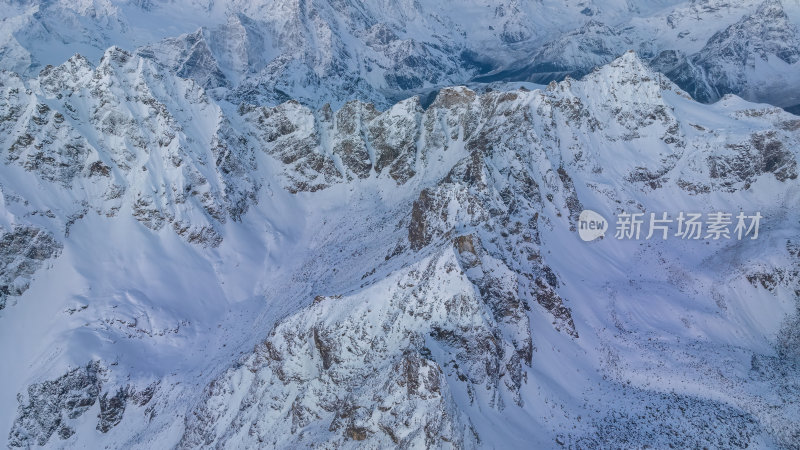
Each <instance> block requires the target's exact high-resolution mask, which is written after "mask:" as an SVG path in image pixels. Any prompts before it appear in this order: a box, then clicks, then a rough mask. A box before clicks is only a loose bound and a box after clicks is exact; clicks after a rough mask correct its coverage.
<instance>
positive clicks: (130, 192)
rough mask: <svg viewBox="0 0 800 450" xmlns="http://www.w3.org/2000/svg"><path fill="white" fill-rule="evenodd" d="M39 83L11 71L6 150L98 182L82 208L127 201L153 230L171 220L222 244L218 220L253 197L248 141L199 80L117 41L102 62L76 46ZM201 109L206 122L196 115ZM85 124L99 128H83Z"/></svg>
mask: <svg viewBox="0 0 800 450" xmlns="http://www.w3.org/2000/svg"><path fill="white" fill-rule="evenodd" d="M164 81H166V82H164ZM33 85H34V88H33V89H31V88H28V87H26V86H25V84H24V83H22V81H21V80H20V79H19V78H18V77H16V76H15V75H13V74H9V76H8V77H7V78H6V79H5V81H4V84H3V86H2V88H0V89H2V92H3V95H4V99H5V101H4V102H3V103H2V106H0V108H4V112H3V116H4V117H5V118H6V120H4V121H2V123H0V129H2V130H3V131H5V133H4V135H3V136H2V137H0V142H2V143H3V145H4V146H6V147H7V149H8V150H7V151H5V152H3V155H2V156H3V158H4V161H5V162H6V163H9V164H17V165H19V166H21V167H23V168H24V169H25V170H27V171H30V172H33V173H36V174H37V175H38V176H39V177H40V178H41V179H42V180H45V181H48V182H52V183H57V184H59V185H61V186H62V187H63V188H64V189H67V190H72V191H73V192H80V191H81V190H83V189H86V188H87V187H89V188H90V189H98V190H100V191H101V195H98V196H96V197H94V198H91V199H81V200H80V201H76V205H75V207H76V209H79V210H81V211H82V212H81V213H80V214H84V213H85V212H86V210H87V209H91V210H94V211H96V212H97V213H98V214H103V215H106V216H114V215H116V214H117V213H118V211H120V210H121V209H125V210H128V211H130V214H131V215H132V216H133V217H135V218H136V219H137V220H139V221H140V222H141V223H142V224H143V225H144V226H146V227H148V228H150V229H152V230H160V229H161V228H162V227H164V226H166V225H171V226H170V228H172V229H173V230H174V231H175V232H176V233H178V234H179V235H181V236H183V237H184V238H186V239H187V240H189V241H191V242H193V243H196V244H199V245H203V246H210V247H214V246H217V245H219V242H220V241H221V237H220V236H219V232H218V228H219V227H220V225H221V224H224V223H225V222H226V221H227V220H228V219H232V220H239V218H240V217H241V216H242V214H244V213H245V212H246V211H247V209H248V207H249V206H250V205H251V204H252V203H253V202H254V201H255V192H256V191H257V188H258V182H257V181H256V180H255V179H254V178H253V171H254V169H255V160H254V156H253V154H252V151H251V149H250V147H249V146H248V143H247V141H246V140H245V139H244V138H243V137H242V136H239V135H238V134H237V133H236V132H235V131H234V129H233V128H232V127H231V125H230V123H229V121H228V120H227V119H226V118H225V117H224V115H223V114H222V111H221V110H220V108H219V107H217V106H216V105H212V104H211V103H209V100H208V98H207V97H206V94H205V92H204V91H203V90H202V89H201V88H200V87H199V86H198V85H196V84H195V83H193V82H191V81H188V82H187V81H185V80H180V79H177V78H174V77H168V78H166V79H165V78H164V77H163V76H162V75H160V74H159V73H158V69H157V68H156V66H155V65H154V64H153V63H151V62H149V61H148V60H146V59H142V58H139V57H136V56H133V55H131V54H129V53H127V52H125V51H124V50H121V49H119V48H116V47H114V48H111V49H109V50H108V51H107V52H106V54H105V55H104V57H103V59H102V60H101V62H100V65H99V66H98V67H96V68H93V67H92V66H91V65H90V63H89V62H88V61H87V60H86V59H85V58H83V57H81V56H80V55H76V56H75V57H73V58H71V59H70V60H69V61H67V62H66V63H65V64H63V65H61V66H58V67H52V66H49V67H47V68H45V69H44V70H43V71H42V72H41V74H40V76H39V78H38V79H37V80H36V81H35V82H33ZM48 105H50V106H48ZM134 105H135V106H134ZM195 118H197V119H195ZM200 118H203V119H202V120H204V121H205V120H207V121H208V124H207V125H206V124H203V125H199V126H198V125H197V124H196V122H193V120H200ZM82 123H86V124H88V125H89V126H90V127H91V129H92V130H93V131H92V132H91V133H84V132H83V131H82V129H81V128H79V127H80V126H81V125H80V124H82ZM14 124H16V125H14ZM12 126H13V127H14V128H13V130H12V129H11V128H9V127H12ZM187 128H188V129H189V130H187ZM79 130H80V131H79ZM194 130H198V131H200V130H202V131H200V134H197V133H195V131H194ZM190 135H191V137H189V136H190ZM162 167H163V168H164V169H165V170H164V171H161V170H159V169H160V168H162ZM173 174H174V175H173ZM143 180H146V181H145V182H144V183H143V182H142V181H143ZM195 206H197V207H199V208H200V211H202V213H201V214H199V215H197V214H195V213H194V212H193V210H194V208H195Z"/></svg>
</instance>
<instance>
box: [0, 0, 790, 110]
mask: <svg viewBox="0 0 800 450" xmlns="http://www.w3.org/2000/svg"><path fill="white" fill-rule="evenodd" d="M0 20H2V22H0V23H2V33H0V55H3V57H2V59H0V68H2V69H5V70H10V71H15V72H17V73H18V74H20V75H22V76H24V77H35V76H36V75H37V74H38V72H39V71H40V70H41V69H42V68H44V67H45V66H46V65H48V64H52V65H59V64H61V63H63V62H64V61H65V60H67V59H68V58H69V57H71V56H73V55H74V54H75V53H76V52H78V53H80V54H81V55H83V56H84V57H86V58H87V59H88V60H89V61H91V62H93V63H97V62H98V61H99V59H100V58H101V57H102V55H103V53H104V51H105V50H106V49H107V48H109V47H111V46H114V45H116V46H119V47H120V48H123V49H125V50H127V51H129V52H131V53H136V54H139V55H141V56H143V57H146V58H151V59H153V60H155V61H157V62H158V63H159V64H161V65H164V66H165V67H166V68H167V69H168V70H170V71H171V72H173V73H175V74H177V75H178V76H180V77H183V78H192V79H194V80H195V81H197V82H198V83H199V84H200V85H201V86H202V87H204V88H206V89H208V90H209V93H210V95H212V96H213V97H214V98H216V99H225V100H226V101H229V102H232V103H234V104H239V103H241V102H245V103H250V104H258V105H263V106H275V105H277V104H280V103H282V102H284V101H286V100H289V99H294V100H297V101H300V102H301V103H303V104H305V105H308V106H311V107H312V108H314V109H319V108H321V107H322V106H324V105H325V104H326V103H330V104H331V105H332V106H333V107H335V108H339V107H341V106H342V105H344V104H345V103H346V102H347V101H349V100H355V99H357V100H361V101H365V102H371V103H373V104H375V105H377V106H379V107H381V108H384V109H385V108H388V107H389V106H391V105H392V104H394V103H396V102H397V101H400V100H402V99H405V98H409V97H411V96H414V95H417V94H422V95H423V97H425V98H427V95H428V94H430V93H431V92H435V91H436V90H438V89H440V88H442V87H446V86H450V85H459V84H468V83H469V82H471V81H476V82H481V83H486V82H492V81H498V80H500V81H533V82H536V83H542V84H546V83H548V82H549V81H552V80H556V81H559V80H562V79H564V77H565V76H567V75H570V76H572V77H573V78H577V77H580V76H582V75H584V74H586V73H588V72H590V71H591V70H592V69H593V68H595V67H597V66H600V65H603V64H606V63H608V62H610V61H612V60H614V59H615V58H616V57H618V56H620V55H621V54H623V53H624V52H626V51H628V50H631V49H632V50H635V51H637V53H638V54H639V55H640V56H641V57H642V58H644V59H648V60H652V61H651V64H652V65H653V67H654V68H655V69H656V70H658V71H660V72H662V73H665V74H666V75H667V76H668V77H669V78H670V79H672V80H673V81H675V82H676V83H678V85H679V86H681V87H682V88H683V89H684V90H686V91H687V92H689V93H690V94H691V95H693V96H694V97H695V98H696V99H698V100H700V101H704V102H713V101H716V100H717V99H719V98H720V97H721V96H723V95H725V94H727V93H733V94H737V95H740V96H742V97H744V98H746V99H748V100H752V101H757V102H767V103H771V104H774V105H777V106H781V107H787V108H792V107H793V106H794V105H797V104H798V103H800V101H798V99H797V98H796V94H795V91H796V89H794V87H795V86H796V85H797V75H796V74H797V73H800V68H799V67H798V65H797V64H798V63H797V57H796V55H795V53H796V47H797V42H798V40H800V37H798V31H797V26H798V24H799V23H800V3H798V2H797V0H783V1H780V0H738V1H729V0H691V1H686V0H684V1H680V0H659V1H655V2H630V1H627V0H626V1H622V0H571V1H566V2H565V1H562V0H559V1H555V0H537V1H519V0H503V1H500V2H498V1H484V0H470V1H468V2H453V1H430V0H414V1H393V2H387V1H381V0H369V1H353V0H341V1H329V0H310V1H298V0H259V1H255V2H253V1H246V2H244V1H238V0H230V1H223V2H211V1H203V0H147V1H141V0H129V1H125V0H122V1H118V0H102V1H101V0H84V1H80V2H73V1H65V0H53V1H47V2H40V1H23V2H18V1H11V0H4V7H3V13H2V16H0Z"/></svg>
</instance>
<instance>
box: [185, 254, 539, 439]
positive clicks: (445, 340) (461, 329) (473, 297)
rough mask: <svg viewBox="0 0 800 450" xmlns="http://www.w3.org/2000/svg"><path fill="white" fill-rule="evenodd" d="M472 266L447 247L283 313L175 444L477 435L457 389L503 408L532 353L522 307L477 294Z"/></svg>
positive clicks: (213, 390) (515, 395) (209, 395)
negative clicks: (361, 286)
mask: <svg viewBox="0 0 800 450" xmlns="http://www.w3.org/2000/svg"><path fill="white" fill-rule="evenodd" d="M461 247H462V248H464V246H463V245H462V246H461ZM465 251H467V250H466V249H465ZM462 254H464V253H462ZM465 257H466V255H465ZM483 257H484V258H488V257H487V256H483ZM476 270H480V269H476V268H475V267H472V268H469V269H468V268H467V267H465V265H464V264H463V263H462V258H461V257H459V256H457V255H456V251H454V248H453V247H447V248H444V249H442V250H441V251H438V252H436V253H435V254H432V255H431V256H430V257H428V258H425V259H424V260H423V261H421V262H420V263H419V264H417V265H414V266H412V267H409V268H407V269H405V270H403V271H402V272H400V273H397V274H395V275H393V276H392V277H390V278H388V279H385V280H383V281H381V282H379V283H377V284H375V285H373V286H371V287H370V288H368V289H366V290H364V291H362V292H361V293H359V294H357V295H353V296H343V297H329V298H324V299H320V300H319V301H317V302H315V304H314V305H313V306H312V307H310V308H309V309H307V310H305V311H302V312H301V313H299V314H297V315H295V316H293V317H291V318H289V319H287V320H285V321H283V322H282V323H281V324H279V325H278V326H277V327H276V328H275V329H274V330H273V331H272V332H271V333H270V336H269V338H268V339H267V340H266V341H265V342H264V343H263V344H260V345H259V346H258V347H257V348H256V349H255V352H254V353H253V354H252V355H250V356H248V357H247V358H245V359H244V360H242V361H241V363H240V364H239V365H237V366H236V367H234V368H232V369H230V370H229V371H228V372H227V373H225V374H223V375H222V376H221V377H220V378H219V379H217V380H215V381H214V382H213V383H212V384H211V385H209V387H208V389H207V390H206V398H205V399H204V400H203V403H202V404H201V405H200V406H199V407H198V409H197V410H196V411H195V412H194V413H193V414H192V415H191V416H189V417H187V423H186V432H185V434H184V436H183V439H182V441H181V447H186V448H191V447H195V446H198V445H224V444H225V443H226V442H229V441H230V442H248V444H247V445H268V446H285V445H302V444H304V443H311V442H319V441H320V439H322V440H323V441H324V442H327V444H328V445H337V446H341V445H344V446H351V445H353V441H362V440H365V439H369V441H370V442H372V443H374V444H376V445H390V446H391V445H402V446H416V445H427V446H441V445H445V443H451V445H454V446H456V447H465V446H473V445H475V444H476V442H477V441H476V436H475V435H474V433H475V432H474V430H472V428H471V425H470V422H469V418H468V417H467V416H465V415H464V414H463V413H462V412H461V411H460V410H459V407H463V406H464V405H460V404H459V403H458V401H457V400H455V398H463V397H464V396H465V395H466V396H467V398H469V403H472V402H476V403H479V404H484V403H485V404H487V405H488V406H489V407H494V408H504V407H505V402H506V399H508V398H511V399H517V400H516V401H519V389H520V387H521V384H522V383H523V382H524V377H525V375H524V373H523V371H522V366H523V365H526V366H527V365H530V363H531V340H530V332H529V330H528V324H527V316H526V314H525V313H524V308H522V306H521V305H520V304H519V303H514V301H513V300H511V299H509V298H504V297H503V296H502V293H498V292H488V291H487V292H486V293H485V294H483V293H481V292H479V291H478V290H477V289H476V287H475V285H473V284H472V282H471V281H470V276H468V275H467V274H468V273H470V271H472V272H473V273H474V274H473V275H472V277H474V278H476V279H478V278H481V277H480V275H478V273H476V272H475V271H476ZM481 279H482V278H481ZM483 281H485V282H489V281H490V280H483ZM496 281H498V282H504V283H505V284H503V285H499V284H498V285H496V286H493V289H510V288H512V285H510V284H509V283H507V281H508V280H501V279H498V280H496ZM508 295H509V296H510V294H508ZM386 299H388V301H387V300H386ZM377 374H381V375H379V376H376V375H377ZM454 391H457V393H456V392H454ZM236 392H244V396H243V397H240V396H239V395H236V394H235V393H236ZM223 421H224V423H225V425H224V426H223V425H222V423H223ZM212 424H214V425H213V426H212Z"/></svg>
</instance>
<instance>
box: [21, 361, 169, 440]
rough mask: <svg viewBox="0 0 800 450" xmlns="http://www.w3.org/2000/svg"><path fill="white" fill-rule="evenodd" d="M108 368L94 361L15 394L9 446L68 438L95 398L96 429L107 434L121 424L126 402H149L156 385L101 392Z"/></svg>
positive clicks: (144, 403)
mask: <svg viewBox="0 0 800 450" xmlns="http://www.w3.org/2000/svg"><path fill="white" fill-rule="evenodd" d="M107 371H108V368H107V367H106V366H105V365H103V364H102V363H100V362H99V361H93V362H90V363H89V364H87V365H86V366H84V367H78V368H76V369H72V370H70V371H69V372H67V373H65V374H64V375H62V376H60V377H59V378H56V379H54V380H49V381H43V382H41V383H37V384H33V385H31V386H29V387H28V392H27V395H26V396H25V397H23V396H22V395H20V396H18V400H19V402H20V405H19V411H18V414H17V419H16V420H15V421H14V426H13V427H12V428H11V431H10V433H9V436H8V440H9V445H10V446H11V447H31V446H33V445H46V444H47V443H48V442H50V440H51V437H52V436H53V435H54V434H56V435H57V436H58V438H60V439H62V440H63V439H68V438H70V437H71V436H72V435H74V434H75V428H74V426H75V423H76V420H77V419H78V418H80V417H81V416H82V415H83V414H85V413H86V412H87V411H88V410H89V409H90V408H92V407H93V406H94V405H95V404H96V403H98V401H99V404H100V413H99V414H98V422H97V431H100V432H102V433H107V432H108V431H109V430H110V429H111V428H113V427H114V426H116V425H117V424H119V423H120V421H121V420H122V417H123V413H124V412H125V407H126V405H127V404H128V403H133V404H135V405H137V406H144V405H146V404H147V403H149V402H150V400H151V399H152V397H153V394H154V392H155V389H156V388H157V384H152V385H150V386H148V387H147V388H145V389H144V390H143V391H142V392H140V393H137V392H136V391H135V389H134V388H133V387H132V386H130V385H126V386H123V387H121V388H119V389H117V391H116V392H114V393H111V392H103V393H102V395H101V392H102V390H103V387H104V386H103V385H104V381H105V380H104V378H105V377H104V374H105V373H106V372H107ZM24 399H26V400H27V403H25V402H24Z"/></svg>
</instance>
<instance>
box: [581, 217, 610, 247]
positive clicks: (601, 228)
mask: <svg viewBox="0 0 800 450" xmlns="http://www.w3.org/2000/svg"><path fill="white" fill-rule="evenodd" d="M606 230H608V221H606V219H605V218H604V217H603V216H601V215H600V214H598V213H596V212H594V211H592V210H590V209H584V210H583V211H581V215H580V216H579V217H578V235H579V236H580V237H581V239H583V240H584V241H586V242H589V241H593V240H595V239H597V238H599V237H603V236H605V235H606Z"/></svg>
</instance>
